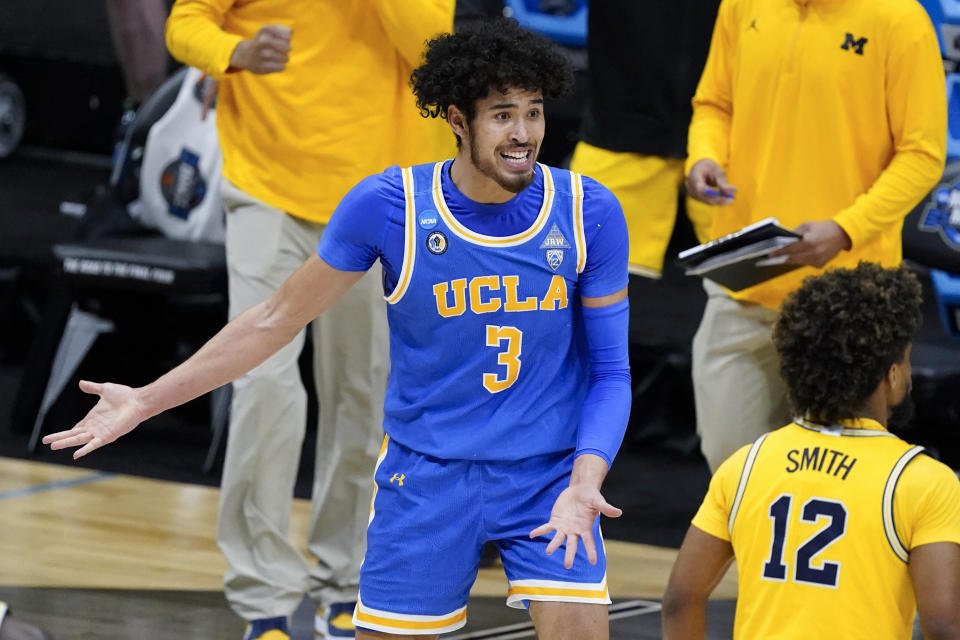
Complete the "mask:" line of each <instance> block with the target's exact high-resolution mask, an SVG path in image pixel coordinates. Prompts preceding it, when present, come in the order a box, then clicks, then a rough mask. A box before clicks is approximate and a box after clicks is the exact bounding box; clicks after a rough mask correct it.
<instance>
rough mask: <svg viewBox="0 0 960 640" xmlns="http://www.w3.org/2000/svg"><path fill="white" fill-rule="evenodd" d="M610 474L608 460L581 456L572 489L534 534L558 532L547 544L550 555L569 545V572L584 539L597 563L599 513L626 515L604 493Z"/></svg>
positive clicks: (566, 554)
mask: <svg viewBox="0 0 960 640" xmlns="http://www.w3.org/2000/svg"><path fill="white" fill-rule="evenodd" d="M606 475H607V461H606V460H604V459H603V458H601V457H600V456H596V455H593V454H592V453H585V454H583V455H580V456H578V457H577V459H576V460H574V463H573V472H572V473H571V474H570V486H569V487H567V488H566V489H564V490H563V491H562V492H561V493H560V495H559V496H557V500H556V502H554V503H553V509H552V510H551V511H550V520H549V521H548V522H546V523H544V524H542V525H540V526H539V527H537V528H536V529H534V530H533V531H531V532H530V537H531V538H536V537H537V536H545V535H547V534H548V533H550V532H551V531H554V532H555V533H554V534H553V539H552V540H550V544H548V545H547V555H550V554H552V553H553V552H554V551H556V550H557V549H559V548H560V545H561V544H563V543H564V542H566V550H565V552H564V556H563V566H564V567H566V568H567V569H569V568H570V567H572V566H573V560H574V557H576V555H577V545H578V541H579V540H583V548H584V550H585V551H586V552H587V560H589V561H590V564H596V563H597V545H596V542H595V541H594V539H593V522H594V520H596V519H597V514H600V513H602V514H603V515H605V516H608V517H611V518H617V517H619V516H620V514H621V513H623V512H622V511H621V510H620V509H618V508H617V507H614V506H613V505H611V504H608V503H607V501H606V500H605V499H604V497H603V495H602V494H601V493H600V485H601V484H602V483H603V479H604V478H605V477H606Z"/></svg>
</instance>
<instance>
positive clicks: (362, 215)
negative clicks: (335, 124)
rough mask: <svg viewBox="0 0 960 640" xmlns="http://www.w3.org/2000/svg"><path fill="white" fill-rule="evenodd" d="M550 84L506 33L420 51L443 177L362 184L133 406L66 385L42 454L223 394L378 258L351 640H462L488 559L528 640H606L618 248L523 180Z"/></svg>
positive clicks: (528, 45) (484, 30)
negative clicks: (64, 404) (447, 132)
mask: <svg viewBox="0 0 960 640" xmlns="http://www.w3.org/2000/svg"><path fill="white" fill-rule="evenodd" d="M571 83H572V76H571V72H570V66H569V64H568V63H567V61H566V60H565V58H564V57H563V56H562V54H560V53H559V52H558V51H557V50H556V49H555V48H554V47H553V46H552V45H551V44H550V43H549V42H548V41H546V40H544V39H542V38H540V37H538V36H534V35H533V34H530V33H529V32H526V31H523V30H522V29H520V28H519V27H518V26H517V25H516V24H515V23H514V22H512V21H507V20H504V21H497V22H493V23H487V24H483V25H480V26H477V27H476V28H474V29H472V30H469V31H462V32H459V33H457V34H455V35H445V36H441V37H439V38H437V39H436V40H433V41H431V42H430V43H429V44H428V47H427V51H426V54H425V58H424V63H423V64H422V66H421V67H419V68H418V69H417V70H416V71H415V72H414V74H413V77H412V85H413V88H414V92H415V94H416V96H417V101H418V105H419V107H420V108H421V111H422V112H423V113H424V115H427V116H433V117H437V116H440V117H443V118H445V119H446V120H447V121H448V122H449V125H450V127H451V129H452V131H453V133H454V134H455V136H456V137H457V141H458V146H459V150H458V153H457V155H456V157H455V158H453V159H452V160H446V161H441V162H437V163H435V164H430V165H424V166H415V167H410V168H403V169H401V168H397V167H393V168H390V169H387V170H386V171H385V172H383V173H382V174H379V175H374V176H371V177H369V178H367V179H365V180H363V181H362V182H361V183H360V184H359V185H357V186H356V187H355V188H354V189H353V190H352V191H351V192H350V193H349V194H348V195H347V196H346V197H345V198H344V199H343V201H342V202H341V204H340V205H339V207H338V208H337V210H336V212H335V213H334V214H333V217H332V218H331V221H330V224H329V226H328V227H327V230H326V232H325V233H324V237H323V240H322V242H321V244H320V247H319V249H318V255H317V256H315V257H313V258H311V259H309V260H308V261H307V262H306V263H305V264H304V265H303V267H302V268H301V269H300V270H299V271H297V272H296V273H295V274H294V275H293V276H291V278H290V279H289V280H288V281H287V282H286V284H284V285H283V287H282V288H281V289H280V290H279V291H278V292H277V293H276V295H274V296H273V297H271V298H270V299H268V300H267V301H265V302H264V303H263V304H261V305H258V306H256V307H254V308H252V309H250V310H249V311H247V312H245V313H244V314H242V315H240V316H239V317H237V318H236V319H234V320H233V321H232V322H231V323H230V324H228V325H227V326H226V327H225V328H224V329H223V330H222V331H221V332H220V333H218V334H217V335H216V336H215V337H214V338H212V339H211V340H210V342H208V343H207V344H206V345H205V346H204V347H202V348H201V349H200V351H198V352H197V353H196V354H195V355H194V356H193V357H191V358H190V359H189V360H187V361H186V362H185V363H184V364H182V365H180V366H179V367H177V368H175V369H174V370H173V371H171V372H169V373H168V374H166V375H164V376H162V377H161V378H159V379H158V380H156V381H155V382H153V383H151V384H149V385H147V386H145V387H141V388H136V389H133V388H129V387H124V386H120V385H116V384H110V383H104V384H97V383H91V382H81V388H82V389H83V390H85V391H87V392H89V393H93V394H97V395H99V396H100V400H99V402H98V403H97V405H96V406H95V407H94V408H93V409H92V410H91V411H90V413H89V414H88V415H87V416H86V417H85V418H84V419H83V420H81V421H80V422H79V423H78V424H77V426H76V427H74V428H73V429H71V430H69V431H64V432H61V433H58V434H53V435H50V436H48V437H47V438H45V440H44V441H45V442H46V443H48V444H50V445H51V447H52V448H54V449H60V448H64V447H72V446H79V447H81V448H80V449H79V450H78V451H77V452H76V453H75V454H74V456H75V457H79V456H82V455H85V454H87V453H89V452H90V451H93V450H94V449H96V448H97V447H100V446H102V445H104V444H107V443H108V442H111V441H113V440H115V439H116V438H117V437H119V436H120V435H123V434H125V433H127V432H129V431H130V430H132V429H133V428H134V427H135V426H136V425H137V424H138V423H140V422H141V421H143V420H144V419H146V418H148V417H150V416H153V415H156V414H157V413H159V412H161V411H163V410H165V409H168V408H170V407H173V406H176V405H178V404H181V403H183V402H186V401H187V400H190V399H191V398H194V397H196V396H198V395H200V394H202V393H205V392H207V391H209V390H211V389H213V388H215V387H217V386H219V385H221V384H224V383H226V382H228V381H229V380H231V379H233V378H235V377H236V376H238V375H240V374H241V373H243V372H245V371H247V370H249V369H251V368H253V367H255V366H257V364H258V363H260V362H262V361H263V360H264V359H265V358H266V357H267V356H268V355H269V354H271V353H272V352H274V351H275V350H277V349H278V348H280V347H281V346H282V345H284V344H285V343H287V342H288V341H289V340H290V339H291V338H292V337H293V336H294V335H295V334H296V332H297V331H299V330H300V329H301V328H302V327H303V326H304V325H305V324H306V323H307V322H309V321H310V320H311V319H312V318H314V317H315V316H317V315H318V314H320V313H322V312H323V311H324V310H325V309H327V308H328V307H329V306H330V305H331V304H332V303H333V301H334V300H336V299H337V297H338V296H339V295H340V294H342V293H343V292H344V291H346V290H347V289H348V288H349V287H350V286H351V285H352V284H353V283H355V282H356V281H357V280H359V279H360V277H361V275H362V274H363V273H364V272H365V271H366V270H367V269H369V268H371V267H372V266H373V264H374V262H375V261H377V260H379V261H380V263H381V265H382V268H383V282H384V294H385V298H386V303H387V309H388V320H389V325H390V355H391V372H390V379H389V383H388V390H387V396H386V400H385V421H384V428H385V431H386V433H387V438H386V440H385V442H384V445H383V449H382V452H381V455H380V458H379V462H378V464H377V468H376V472H375V487H374V488H373V494H374V495H373V500H372V502H371V509H370V525H369V528H368V531H367V553H366V556H365V559H364V563H363V568H362V570H361V575H360V598H359V602H358V604H357V609H356V611H355V613H354V621H355V624H356V626H357V630H358V633H357V637H358V638H384V637H387V638H389V637H405V638H410V637H415V638H434V637H436V636H437V634H439V633H444V632H449V631H453V630H455V629H458V628H460V627H462V626H463V625H464V624H465V622H466V615H467V614H466V605H467V598H468V594H469V590H470V587H471V585H472V583H473V581H474V579H475V577H476V574H477V567H478V561H479V558H480V553H481V549H482V548H483V546H484V544H485V543H486V542H488V541H492V542H493V543H494V544H496V545H497V547H498V548H499V550H500V554H501V558H502V561H503V566H504V570H505V572H506V574H507V578H508V581H509V590H508V595H507V604H508V605H510V606H513V607H529V610H530V615H531V617H532V618H533V621H534V624H535V626H536V629H537V633H538V635H539V636H540V637H541V638H545V639H549V640H560V639H567V638H569V639H574V638H575V639H577V640H594V639H604V638H607V637H608V635H609V630H608V622H607V604H609V602H610V599H609V594H608V591H607V580H606V561H605V557H604V551H603V544H602V539H601V536H600V529H599V515H600V514H601V513H602V514H604V515H607V516H612V517H615V516H618V515H619V514H620V510H619V509H617V508H615V507H613V506H611V505H610V504H608V503H607V502H606V500H604V498H603V496H602V494H601V492H600V487H601V483H602V481H603V479H604V477H605V475H606V473H607V469H608V468H609V466H610V463H611V462H612V460H613V458H614V456H615V454H616V452H617V449H618V447H619V445H620V441H621V439H622V437H623V432H624V429H625V426H626V422H627V417H628V414H629V406H630V376H629V367H628V361H627V319H628V305H627V299H626V298H627V288H626V287H627V250H628V247H627V231H626V223H625V220H624V217H623V213H622V211H621V209H620V206H619V204H618V203H617V201H616V199H615V198H614V197H613V196H612V194H611V193H610V192H609V191H607V190H606V189H605V188H604V187H602V186H600V185H599V184H597V183H596V182H593V181H592V180H590V179H588V178H585V177H582V176H579V175H576V174H573V173H570V172H568V171H564V170H560V169H555V168H552V167H547V166H544V165H541V164H538V163H537V162H536V158H537V153H538V151H539V149H540V144H541V142H542V140H543V135H544V126H545V117H544V98H545V97H546V98H553V97H558V96H560V95H562V94H563V93H564V92H565V91H567V90H568V89H569V87H570V85H571ZM349 355H350V354H349V353H348V352H347V353H344V354H343V356H342V357H349ZM561 548H563V550H562V553H556V554H554V552H555V551H557V550H558V549H561Z"/></svg>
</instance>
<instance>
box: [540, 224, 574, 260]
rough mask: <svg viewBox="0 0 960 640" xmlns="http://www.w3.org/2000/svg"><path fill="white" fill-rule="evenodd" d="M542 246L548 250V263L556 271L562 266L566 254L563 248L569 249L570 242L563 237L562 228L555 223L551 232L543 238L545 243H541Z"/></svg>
mask: <svg viewBox="0 0 960 640" xmlns="http://www.w3.org/2000/svg"><path fill="white" fill-rule="evenodd" d="M540 248H541V249H546V250H547V264H548V265H550V268H551V269H553V270H554V271H556V270H557V269H559V268H560V265H561V264H563V256H564V255H565V254H564V252H563V250H564V249H569V248H570V244H569V243H568V242H567V239H566V238H564V237H563V234H562V233H560V228H559V227H557V225H556V223H554V225H553V227H552V228H551V229H550V233H548V234H547V237H546V238H544V239H543V244H541V245H540Z"/></svg>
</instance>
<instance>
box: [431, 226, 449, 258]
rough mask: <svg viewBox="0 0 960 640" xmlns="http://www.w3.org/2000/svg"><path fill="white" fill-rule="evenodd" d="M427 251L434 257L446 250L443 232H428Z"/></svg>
mask: <svg viewBox="0 0 960 640" xmlns="http://www.w3.org/2000/svg"><path fill="white" fill-rule="evenodd" d="M427 250H428V251H429V252H430V253H432V254H433V255H435V256H438V255H440V254H441V253H444V252H445V251H446V250H447V236H445V235H443V231H432V232H430V235H428V236H427Z"/></svg>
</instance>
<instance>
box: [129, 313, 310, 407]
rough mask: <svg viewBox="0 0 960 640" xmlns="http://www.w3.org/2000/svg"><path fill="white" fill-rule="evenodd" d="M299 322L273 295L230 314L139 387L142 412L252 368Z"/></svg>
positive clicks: (297, 327)
mask: <svg viewBox="0 0 960 640" xmlns="http://www.w3.org/2000/svg"><path fill="white" fill-rule="evenodd" d="M302 328H303V323H301V322H299V321H297V320H293V319H286V318H284V317H283V314H282V312H279V311H278V309H277V305H276V304H275V303H274V302H272V300H266V301H264V302H262V303H260V304H258V305H256V306H254V307H252V308H250V309H248V310H246V311H244V312H243V313H241V314H240V315H239V316H237V317H236V318H234V319H233V320H232V321H231V322H230V323H229V324H227V326H225V327H224V328H223V329H221V330H220V331H219V332H218V333H217V334H216V335H215V336H213V338H211V339H210V340H209V341H208V342H207V343H206V344H204V345H203V347H201V348H200V350H199V351H197V352H196V353H195V354H194V355H193V356H191V357H190V358H189V359H188V360H186V361H185V362H183V363H182V364H180V365H179V366H177V367H176V368H174V369H173V370H171V371H170V372H168V373H166V374H164V375H163V376H161V377H160V378H158V379H157V380H155V381H154V382H151V383H150V384H148V385H146V386H144V387H141V388H139V389H137V393H138V396H139V400H140V404H141V407H142V408H143V411H144V413H145V414H146V415H144V416H143V419H146V418H149V417H151V416H154V415H156V414H158V413H161V412H163V411H166V410H167V409H170V408H172V407H176V406H178V405H181V404H183V403H185V402H188V401H190V400H193V399H194V398H197V397H199V396H201V395H203V394H204V393H207V392H208V391H212V390H213V389H216V388H217V387H219V386H221V385H224V384H226V383H228V382H230V381H231V380H234V379H236V378H238V377H240V376H241V375H243V374H244V373H246V372H248V371H250V370H251V369H253V368H254V367H256V366H257V365H259V364H260V363H261V362H263V361H264V360H266V359H267V358H268V357H270V356H271V355H272V354H273V353H275V352H276V351H278V350H279V349H280V348H281V347H283V346H284V345H286V344H287V343H288V342H290V341H291V340H292V339H293V338H294V337H295V336H296V334H297V332H298V331H300V329H302Z"/></svg>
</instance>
